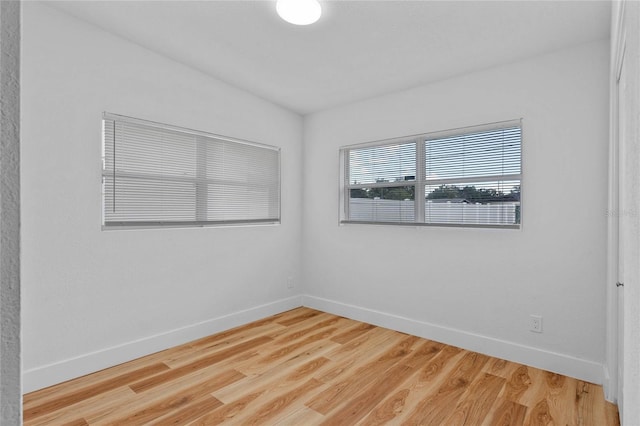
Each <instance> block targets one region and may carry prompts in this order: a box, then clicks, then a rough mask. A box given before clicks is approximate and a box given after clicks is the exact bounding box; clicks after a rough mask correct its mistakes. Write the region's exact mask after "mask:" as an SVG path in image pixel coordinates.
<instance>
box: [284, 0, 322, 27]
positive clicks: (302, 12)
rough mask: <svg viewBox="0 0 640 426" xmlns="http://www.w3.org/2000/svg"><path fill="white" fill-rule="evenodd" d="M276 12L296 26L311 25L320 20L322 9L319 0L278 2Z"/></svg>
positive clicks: (285, 0) (286, 0)
mask: <svg viewBox="0 0 640 426" xmlns="http://www.w3.org/2000/svg"><path fill="white" fill-rule="evenodd" d="M276 11H277V12H278V15H280V17H281V18H282V19H284V20H285V21H287V22H289V23H290V24H294V25H309V24H313V23H314V22H316V21H317V20H318V19H320V15H322V8H321V7H320V2H319V1H318V0H277V2H276Z"/></svg>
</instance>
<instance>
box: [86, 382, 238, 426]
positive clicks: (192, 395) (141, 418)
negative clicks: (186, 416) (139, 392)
mask: <svg viewBox="0 0 640 426" xmlns="http://www.w3.org/2000/svg"><path fill="white" fill-rule="evenodd" d="M243 377H244V375H243V374H241V373H239V372H237V371H235V370H228V371H224V372H221V373H220V374H218V375H216V376H214V377H209V378H207V379H206V380H204V381H200V382H199V383H197V384H196V385H194V386H190V387H188V388H185V389H181V391H180V392H179V393H177V394H169V395H166V396H164V397H163V398H162V399H159V400H154V399H150V398H149V399H146V400H144V401H143V400H142V398H141V400H138V401H135V402H134V403H133V404H129V405H123V406H120V407H119V409H118V410H117V411H116V412H114V413H110V415H109V416H101V417H98V418H94V419H91V420H92V422H97V421H100V422H101V423H103V424H105V423H106V424H109V425H113V426H117V425H144V424H148V423H149V422H151V421H153V420H155V419H157V418H158V417H162V416H164V415H167V414H168V413H171V412H173V411H175V410H178V409H181V408H183V407H185V406H189V405H190V404H192V403H194V401H196V400H198V399H199V398H202V397H203V396H205V395H208V394H210V393H211V392H214V391H216V390H217V389H220V388H223V387H225V386H227V385H229V384H231V383H234V382H237V381H238V380H240V379H242V378H243ZM207 401H208V400H207ZM218 403H219V405H222V403H221V402H220V401H218Z"/></svg>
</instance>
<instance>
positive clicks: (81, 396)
mask: <svg viewBox="0 0 640 426" xmlns="http://www.w3.org/2000/svg"><path fill="white" fill-rule="evenodd" d="M167 370H169V367H168V366H167V365H165V364H163V363H155V364H151V365H148V366H146V367H142V368H139V369H137V370H135V371H134V372H131V373H125V374H120V375H118V376H115V377H112V378H110V379H106V380H102V381H99V382H97V383H95V384H93V385H89V386H86V387H84V388H80V389H76V390H75V391H72V392H70V393H67V394H64V395H60V396H59V397H58V398H56V399H53V400H50V401H48V402H45V403H42V404H39V405H35V406H33V407H30V408H27V409H26V410H24V421H25V422H26V421H29V420H31V419H34V418H36V417H39V416H43V415H45V414H48V413H50V412H53V411H56V410H61V409H65V408H67V407H69V406H70V405H73V404H75V403H77V402H80V401H82V400H85V399H88V398H91V397H93V396H96V395H99V394H101V393H104V392H107V391H110V390H112V389H115V388H117V387H120V386H123V385H126V384H127V383H129V382H130V381H131V379H132V378H133V379H134V380H135V379H141V378H143V377H148V376H152V377H153V376H154V375H156V376H157V375H158V373H160V374H161V373H162V372H165V371H167Z"/></svg>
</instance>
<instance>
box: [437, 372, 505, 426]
mask: <svg viewBox="0 0 640 426" xmlns="http://www.w3.org/2000/svg"><path fill="white" fill-rule="evenodd" d="M504 384H505V379H503V378H502V377H498V376H494V375H492V374H488V373H484V375H481V377H480V378H479V379H478V380H475V381H474V382H473V383H472V384H471V386H469V388H468V390H467V392H466V393H465V395H463V397H462V398H461V400H460V401H459V402H458V405H457V406H456V408H455V409H454V410H453V412H452V413H451V414H450V415H449V417H447V419H446V420H445V421H444V422H443V423H442V424H443V425H447V426H461V425H472V426H473V425H479V424H482V422H483V421H484V419H485V417H486V416H487V414H489V411H491V407H492V406H493V403H494V402H495V400H496V398H497V397H498V394H499V393H500V391H501V390H502V388H503V386H504Z"/></svg>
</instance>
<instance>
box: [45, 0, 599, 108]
mask: <svg viewBox="0 0 640 426" xmlns="http://www.w3.org/2000/svg"><path fill="white" fill-rule="evenodd" d="M321 1H322V0H321ZM322 4H323V16H322V18H321V19H320V21H318V23H316V24H314V25H311V26H308V27H298V26H294V25H291V24H287V23H286V22H284V21H282V20H280V19H279V18H278V16H277V15H276V13H275V1H274V0H261V1H244V0H231V1H184V0H182V1H158V2H156V1H126V2H125V1H107V2H102V1H72V2H55V5H56V7H58V8H60V9H62V10H64V11H66V12H68V13H70V14H72V15H75V16H76V17H78V18H81V19H83V20H86V21H88V22H91V23H93V24H95V25H97V26H99V27H101V28H103V29H105V30H107V31H109V32H112V33H114V34H117V35H120V36H121V37H124V38H126V39H128V40H130V41H133V42H135V43H137V44H139V45H142V46H144V47H146V48H148V49H151V50H153V51H155V52H157V53H160V54H162V55H165V56H168V57H170V58H173V59H174V60H176V61H179V62H181V63H183V64H185V65H188V66H190V67H192V68H195V69H198V70H200V71H202V72H205V73H207V74H209V75H211V76H213V77H216V78H218V79H220V80H223V81H225V82H227V83H230V84H233V85H234V86H237V87H239V88H242V89H245V90H247V91H249V92H251V93H254V94H255V95H257V96H260V97H262V98H265V99H267V100H270V101H272V102H274V103H276V104H279V105H282V106H284V107H286V108H288V109H290V110H292V111H295V112H298V113H300V114H307V113H310V112H315V111H319V110H323V109H327V108H331V107H334V106H337V105H340V104H345V103H350V102H354V101H358V100H362V99H366V98H370V97H374V96H378V95H382V94H386V93H390V92H394V91H398V90H402V89H407V88H410V87H414V86H418V85H421V84H425V83H429V82H433V81H437V80H442V79H446V78H449V77H452V76H455V75H460V74H464V73H468V72H471V71H475V70H479V69H484V68H488V67H492V66H495V65H500V64H505V63H510V62H514V61H517V60H520V59H522V58H525V57H529V56H534V55H539V54H542V53H545V52H549V51H553V50H557V49H562V48H564V47H568V46H571V45H575V44H579V43H584V42H587V41H592V40H597V39H602V38H607V37H608V36H609V28H610V9H611V4H610V3H609V1H578V0H572V1H347V0H334V1H328V0H324V1H322Z"/></svg>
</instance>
